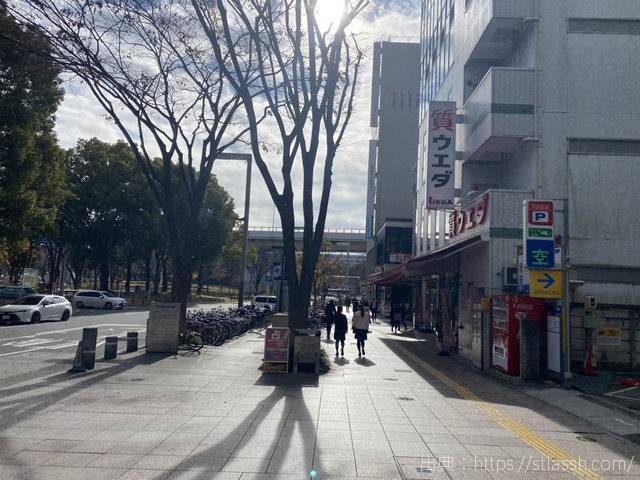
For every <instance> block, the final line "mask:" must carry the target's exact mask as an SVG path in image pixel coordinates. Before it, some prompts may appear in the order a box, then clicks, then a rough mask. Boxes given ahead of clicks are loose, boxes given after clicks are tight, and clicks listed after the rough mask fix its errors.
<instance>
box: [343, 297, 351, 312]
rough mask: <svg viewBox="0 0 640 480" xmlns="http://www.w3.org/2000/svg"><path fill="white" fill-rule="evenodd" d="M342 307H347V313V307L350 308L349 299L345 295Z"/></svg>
mask: <svg viewBox="0 0 640 480" xmlns="http://www.w3.org/2000/svg"><path fill="white" fill-rule="evenodd" d="M344 306H345V307H347V312H348V311H349V307H350V306H351V297H349V295H347V298H345V299H344Z"/></svg>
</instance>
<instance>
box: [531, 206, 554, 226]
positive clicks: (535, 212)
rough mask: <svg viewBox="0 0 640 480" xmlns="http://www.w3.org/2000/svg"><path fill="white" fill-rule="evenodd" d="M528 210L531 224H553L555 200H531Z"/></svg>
mask: <svg viewBox="0 0 640 480" xmlns="http://www.w3.org/2000/svg"><path fill="white" fill-rule="evenodd" d="M527 210H528V212H529V224H530V225H553V202H550V201H535V200H530V201H529V203H528V208H527Z"/></svg>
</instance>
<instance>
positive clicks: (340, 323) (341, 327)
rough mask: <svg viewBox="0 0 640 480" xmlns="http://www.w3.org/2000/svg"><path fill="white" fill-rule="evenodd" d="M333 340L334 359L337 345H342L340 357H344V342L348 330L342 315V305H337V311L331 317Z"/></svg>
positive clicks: (345, 319) (345, 318)
mask: <svg viewBox="0 0 640 480" xmlns="http://www.w3.org/2000/svg"><path fill="white" fill-rule="evenodd" d="M333 325H334V327H335V328H334V330H333V339H334V340H335V341H336V357H337V356H338V345H342V350H341V351H342V356H343V357H344V341H345V338H346V335H347V330H349V324H348V322H347V317H346V316H345V315H344V314H343V313H342V305H338V311H337V312H336V314H335V316H334V317H333Z"/></svg>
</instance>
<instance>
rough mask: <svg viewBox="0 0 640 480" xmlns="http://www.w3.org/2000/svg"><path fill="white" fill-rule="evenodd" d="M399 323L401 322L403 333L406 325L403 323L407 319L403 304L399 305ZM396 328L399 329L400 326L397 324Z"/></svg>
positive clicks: (405, 308)
mask: <svg viewBox="0 0 640 480" xmlns="http://www.w3.org/2000/svg"><path fill="white" fill-rule="evenodd" d="M399 310H400V321H401V322H402V326H403V327H404V331H405V332H406V331H407V324H406V323H404V322H405V320H406V319H407V307H405V306H404V302H402V303H401V304H400V309H399ZM398 328H400V324H398Z"/></svg>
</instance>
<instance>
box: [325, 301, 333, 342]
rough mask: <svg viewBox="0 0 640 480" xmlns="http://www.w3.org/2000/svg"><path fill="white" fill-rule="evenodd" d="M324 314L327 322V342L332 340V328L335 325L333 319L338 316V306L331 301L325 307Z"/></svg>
mask: <svg viewBox="0 0 640 480" xmlns="http://www.w3.org/2000/svg"><path fill="white" fill-rule="evenodd" d="M324 314H325V317H326V322H327V341H329V339H330V338H331V326H332V325H333V317H334V315H335V314H336V306H335V305H334V304H333V300H329V303H327V306H326V307H324Z"/></svg>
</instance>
